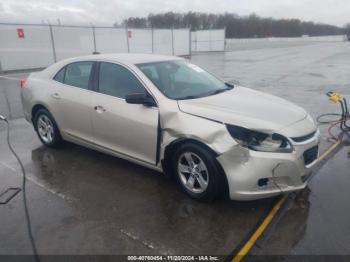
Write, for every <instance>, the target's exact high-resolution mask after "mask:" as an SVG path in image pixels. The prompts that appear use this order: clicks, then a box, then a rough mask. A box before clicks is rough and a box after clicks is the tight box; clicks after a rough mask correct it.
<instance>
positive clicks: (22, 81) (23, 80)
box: [19, 79, 26, 88]
mask: <svg viewBox="0 0 350 262" xmlns="http://www.w3.org/2000/svg"><path fill="white" fill-rule="evenodd" d="M25 84H26V80H25V79H21V80H19V85H20V86H21V88H23V87H24V85H25Z"/></svg>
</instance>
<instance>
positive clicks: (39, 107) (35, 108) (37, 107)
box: [31, 103, 61, 132]
mask: <svg viewBox="0 0 350 262" xmlns="http://www.w3.org/2000/svg"><path fill="white" fill-rule="evenodd" d="M41 109H45V110H47V111H48V112H49V113H50V115H51V117H52V118H53V120H54V121H55V124H56V126H57V128H58V130H59V131H60V132H61V128H60V126H59V124H58V123H57V121H56V119H55V117H54V116H53V115H52V113H51V112H50V110H49V108H48V107H47V106H45V105H44V104H41V103H37V104H35V105H34V106H33V107H32V112H31V117H32V123H33V126H34V128H35V129H36V126H35V124H34V117H35V114H36V113H37V112H38V111H39V110H41Z"/></svg>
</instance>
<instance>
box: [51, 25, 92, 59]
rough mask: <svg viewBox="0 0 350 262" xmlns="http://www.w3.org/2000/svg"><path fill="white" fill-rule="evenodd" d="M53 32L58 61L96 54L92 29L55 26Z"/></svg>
mask: <svg viewBox="0 0 350 262" xmlns="http://www.w3.org/2000/svg"><path fill="white" fill-rule="evenodd" d="M52 31H53V35H54V41H55V49H56V57H57V61H59V60H62V59H64V58H68V57H74V56H81V55H89V54H92V53H93V52H94V39H93V31H92V28H88V27H65V26H53V27H52Z"/></svg>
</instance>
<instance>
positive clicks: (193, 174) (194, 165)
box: [172, 143, 224, 201]
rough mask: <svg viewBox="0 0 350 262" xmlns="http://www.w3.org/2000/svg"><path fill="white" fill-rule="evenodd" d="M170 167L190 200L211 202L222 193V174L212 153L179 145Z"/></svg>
mask: <svg viewBox="0 0 350 262" xmlns="http://www.w3.org/2000/svg"><path fill="white" fill-rule="evenodd" d="M172 167H173V170H174V171H175V172H174V173H175V177H176V180H177V182H178V183H179V185H180V187H181V188H182V189H183V191H185V193H187V194H188V195H189V196H190V197H192V198H195V199H197V200H203V201H212V200H214V199H215V198H217V197H218V196H219V195H220V193H221V192H223V191H224V185H223V174H222V172H221V170H220V168H219V167H218V163H217V161H216V158H215V155H214V153H212V152H211V151H209V150H207V149H205V148H204V147H202V146H200V145H197V144H195V143H186V144H182V145H180V146H179V147H178V148H177V149H176V150H175V153H174V157H173V161H172Z"/></svg>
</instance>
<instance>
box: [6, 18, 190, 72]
mask: <svg viewBox="0 0 350 262" xmlns="http://www.w3.org/2000/svg"><path fill="white" fill-rule="evenodd" d="M94 52H98V53H155V54H166V55H177V56H187V55H190V53H191V35H190V30H189V29H188V28H183V29H154V28H144V29H139V28H138V29H134V28H116V27H97V26H96V27H95V26H93V25H91V26H69V25H64V26H63V25H45V24H4V23H2V24H0V71H10V70H22V69H34V68H43V67H47V66H48V65H50V64H53V63H55V62H57V61H59V60H62V59H65V58H68V57H74V56H80V55H88V54H92V53H94Z"/></svg>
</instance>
